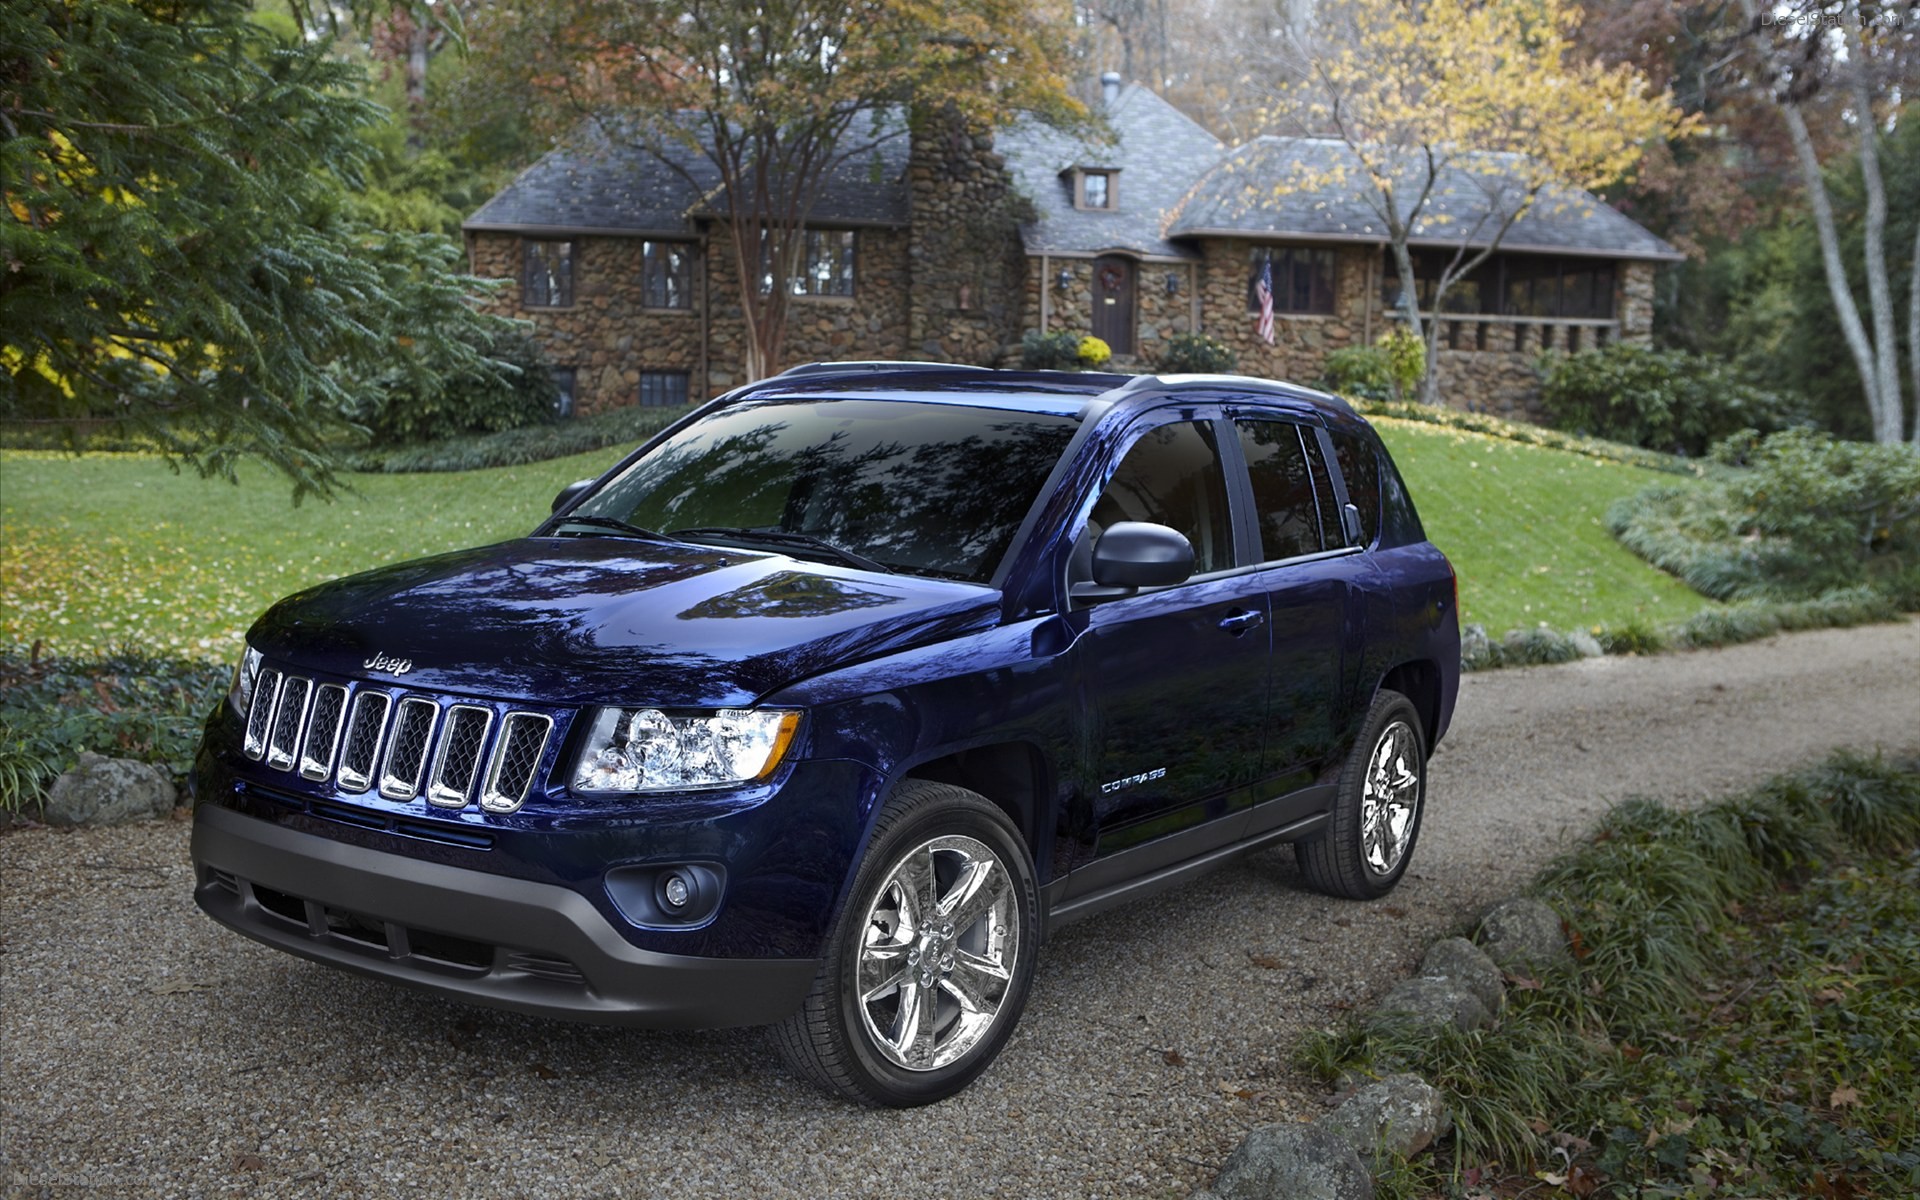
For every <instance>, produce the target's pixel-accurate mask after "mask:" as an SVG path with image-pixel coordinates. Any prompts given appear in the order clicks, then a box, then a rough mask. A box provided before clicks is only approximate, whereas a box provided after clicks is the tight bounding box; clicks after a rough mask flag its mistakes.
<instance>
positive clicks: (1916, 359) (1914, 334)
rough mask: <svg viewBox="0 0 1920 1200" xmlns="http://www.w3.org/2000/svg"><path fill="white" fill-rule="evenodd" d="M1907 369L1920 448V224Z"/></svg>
mask: <svg viewBox="0 0 1920 1200" xmlns="http://www.w3.org/2000/svg"><path fill="white" fill-rule="evenodd" d="M1907 367H1908V369H1909V370H1911V371H1912V372H1913V444H1914V445H1916V446H1920V224H1915V225H1914V227H1913V278H1912V279H1910V280H1908V281H1907Z"/></svg>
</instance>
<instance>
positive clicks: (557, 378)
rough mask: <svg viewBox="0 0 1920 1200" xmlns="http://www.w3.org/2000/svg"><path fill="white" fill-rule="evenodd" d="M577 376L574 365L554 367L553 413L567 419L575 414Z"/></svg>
mask: <svg viewBox="0 0 1920 1200" xmlns="http://www.w3.org/2000/svg"><path fill="white" fill-rule="evenodd" d="M576 379H577V376H575V374H574V370H573V368H572V367H555V368H554V369H553V391H554V396H553V415H554V416H556V417H559V418H560V419H561V420H562V421H565V420H567V419H569V418H570V417H572V416H573V397H574V384H575V381H576Z"/></svg>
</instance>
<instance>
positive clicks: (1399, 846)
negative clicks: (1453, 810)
mask: <svg viewBox="0 0 1920 1200" xmlns="http://www.w3.org/2000/svg"><path fill="white" fill-rule="evenodd" d="M1419 811H1420V743H1419V740H1418V739H1417V738H1416V737H1415V736H1414V733H1413V728H1412V726H1410V725H1408V724H1407V723H1406V722H1405V721H1395V722H1394V723H1393V724H1391V725H1389V726H1387V727H1386V729H1384V730H1383V731H1381V734H1380V740H1379V741H1378V742H1375V743H1374V746H1373V756H1372V758H1371V759H1369V760H1368V762H1367V775H1366V781H1365V783H1364V784H1363V785H1362V790H1361V794H1360V853H1361V856H1362V857H1363V858H1364V859H1365V860H1366V864H1367V870H1369V871H1371V872H1372V873H1373V874H1375V875H1389V874H1392V873H1393V870H1394V868H1396V867H1398V866H1399V865H1400V860H1401V859H1402V858H1404V857H1405V856H1406V853H1407V846H1408V841H1409V839H1408V837H1407V833H1408V831H1409V830H1410V829H1412V828H1413V822H1414V817H1415V816H1417V815H1418V813H1419Z"/></svg>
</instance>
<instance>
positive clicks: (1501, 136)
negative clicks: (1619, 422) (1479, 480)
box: [1275, 0, 1686, 401]
mask: <svg viewBox="0 0 1920 1200" xmlns="http://www.w3.org/2000/svg"><path fill="white" fill-rule="evenodd" d="M1323 15H1324V21H1323V22H1320V23H1317V24H1316V25H1315V26H1314V28H1313V29H1311V30H1306V29H1300V28H1295V29H1293V30H1291V31H1290V34H1289V36H1290V40H1291V42H1292V44H1293V46H1294V49H1295V60H1294V63H1293V67H1294V69H1295V70H1296V71H1297V72H1298V75H1297V82H1293V83H1289V84H1285V85H1283V86H1282V87H1281V88H1280V97H1279V99H1278V100H1277V101H1276V104H1275V112H1276V113H1287V114H1293V115H1295V119H1301V120H1304V121H1305V122H1306V123H1307V124H1308V125H1309V128H1308V129H1307V132H1309V133H1314V134H1321V135H1328V136H1331V137H1333V138H1335V139H1337V140H1338V141H1340V142H1341V143H1342V144H1343V145H1344V146H1345V147H1346V149H1347V151H1348V152H1349V155H1350V159H1351V161H1352V162H1353V163H1354V164H1355V165H1354V167H1353V168H1352V169H1351V170H1350V171H1349V170H1347V169H1346V168H1340V167H1336V168H1333V169H1331V171H1329V170H1325V169H1315V168H1310V167H1302V168H1300V169H1298V170H1296V171H1295V172H1294V173H1293V175H1292V177H1291V178H1289V179H1287V180H1286V181H1284V182H1283V183H1282V184H1281V188H1282V190H1283V191H1286V192H1294V191H1313V190H1319V189H1322V188H1326V187H1330V186H1338V185H1342V184H1350V185H1352V186H1353V187H1354V188H1355V190H1356V192H1357V194H1359V195H1360V196H1362V197H1363V198H1364V199H1365V200H1366V203H1367V204H1368V206H1369V207H1370V208H1371V209H1372V210H1373V213H1374V215H1375V216H1376V217H1377V218H1378V219H1379V221H1380V226H1381V228H1382V229H1384V230H1385V231H1386V235H1387V241H1388V243H1389V246H1390V248H1391V250H1392V253H1393V258H1394V262H1395V265H1396V268H1397V270H1398V273H1399V276H1400V282H1401V288H1402V293H1403V295H1404V296H1405V297H1406V301H1405V303H1406V310H1405V318H1406V321H1407V323H1408V325H1409V327H1410V328H1412V329H1413V330H1414V332H1415V333H1416V334H1422V336H1424V338H1425V340H1426V342H1427V370H1426V382H1425V387H1424V392H1423V398H1425V399H1427V400H1429V401H1431V400H1433V399H1434V398H1436V397H1437V395H1438V386H1439V371H1438V365H1439V364H1438V359H1439V336H1438V335H1439V330H1438V328H1437V325H1438V323H1437V322H1434V323H1427V322H1423V320H1422V314H1421V313H1420V312H1419V309H1418V306H1417V304H1416V302H1415V299H1414V298H1415V297H1416V296H1417V295H1418V289H1417V288H1416V286H1415V279H1414V268H1413V258H1412V253H1411V250H1410V249H1409V244H1410V243H1411V242H1412V241H1413V240H1414V239H1420V240H1422V241H1426V242H1432V241H1440V242H1443V243H1447V244H1451V245H1452V246H1453V247H1454V254H1453V256H1452V259H1451V261H1450V262H1449V263H1448V264H1447V265H1446V267H1445V268H1444V270H1443V272H1442V274H1441V276H1440V277H1439V279H1438V280H1436V281H1435V287H1434V292H1433V296H1432V301H1431V311H1433V312H1440V311H1443V304H1442V301H1443V298H1444V297H1445V295H1446V293H1447V291H1448V290H1449V289H1450V288H1452V287H1453V285H1454V284H1455V283H1457V282H1459V281H1460V280H1461V279H1463V278H1465V277H1466V276H1467V275H1469V274H1470V273H1471V272H1472V271H1473V270H1474V269H1475V268H1476V267H1478V266H1479V265H1480V264H1481V263H1482V262H1484V261H1486V259H1487V258H1488V257H1490V256H1491V255H1492V254H1493V253H1494V252H1495V251H1496V250H1497V249H1498V248H1499V246H1500V243H1501V240H1502V239H1503V238H1504V237H1505V236H1506V234H1507V231H1508V230H1509V229H1511V228H1512V227H1513V224H1514V222H1516V221H1517V220H1519V219H1520V218H1521V217H1522V216H1524V215H1525V214H1526V213H1528V212H1529V211H1530V210H1533V209H1534V208H1535V207H1536V205H1540V204H1543V203H1547V204H1556V205H1572V204H1578V203H1582V201H1581V200H1580V199H1579V198H1578V195H1577V193H1574V192H1571V191H1570V190H1568V189H1571V188H1584V189H1588V190H1593V189H1598V188H1603V187H1605V186H1607V185H1608V184H1611V183H1613V182H1615V181H1617V180H1619V179H1621V178H1622V177H1624V176H1626V175H1627V174H1628V173H1629V172H1631V171H1632V170H1633V168H1634V166H1635V164H1636V163H1637V162H1638V161H1639V159H1640V155H1641V152H1642V146H1643V145H1644V143H1646V142H1647V141H1648V140H1649V139H1650V138H1655V137H1660V136H1667V135H1673V134H1676V133H1678V132H1680V131H1681V130H1682V129H1683V128H1684V127H1685V125H1686V123H1685V122H1684V121H1683V120H1682V118H1681V117H1680V116H1679V115H1678V114H1677V113H1676V112H1675V110H1674V108H1673V106H1672V103H1671V101H1670V98H1669V97H1668V96H1667V95H1665V94H1664V93H1655V92H1654V91H1653V90H1652V89H1651V88H1650V87H1649V86H1648V83H1647V80H1646V79H1645V77H1644V76H1642V75H1641V74H1640V73H1639V72H1638V71H1637V70H1635V69H1634V68H1633V67H1631V66H1628V65H1625V64H1618V65H1613V66H1608V65H1605V64H1603V63H1600V62H1599V61H1597V60H1592V59H1583V58H1582V57H1581V56H1580V55H1579V54H1578V53H1576V49H1575V43H1574V37H1575V34H1576V32H1577V30H1578V28H1579V24H1580V13H1579V10H1578V9H1577V8H1574V7H1572V6H1571V5H1569V4H1567V3H1563V2H1562V0H1431V2H1429V3H1425V4H1420V5H1408V4H1406V3H1404V2H1403V0H1344V2H1342V3H1339V4H1337V5H1331V6H1329V7H1328V8H1327V9H1326V11H1325V13H1324V14H1323ZM1429 326H1431V327H1429Z"/></svg>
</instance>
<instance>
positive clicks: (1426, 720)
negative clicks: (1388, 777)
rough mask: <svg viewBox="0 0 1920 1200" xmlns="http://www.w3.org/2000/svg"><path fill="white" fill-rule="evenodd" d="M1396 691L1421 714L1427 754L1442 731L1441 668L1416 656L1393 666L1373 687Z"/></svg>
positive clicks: (1421, 727) (1378, 690) (1431, 751)
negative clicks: (1409, 701)
mask: <svg viewBox="0 0 1920 1200" xmlns="http://www.w3.org/2000/svg"><path fill="white" fill-rule="evenodd" d="M1382 690H1387V691H1395V692H1399V693H1400V694H1401V695H1402V696H1405V697H1406V698H1407V699H1408V700H1411V701H1412V702H1413V707H1414V708H1415V709H1416V710H1417V711H1418V712H1419V713H1420V729H1421V733H1422V734H1423V735H1424V736H1425V739H1426V743H1427V753H1429V754H1431V753H1433V746H1434V743H1435V742H1436V741H1438V740H1439V734H1440V668H1439V667H1438V666H1437V665H1436V664H1434V663H1432V662H1429V661H1427V660H1425V659H1413V660H1410V661H1408V662H1403V663H1400V664H1398V665H1397V666H1394V667H1393V668H1392V669H1390V670H1389V671H1387V673H1386V674H1384V675H1382V676H1381V677H1380V683H1379V685H1378V686H1377V687H1376V688H1375V689H1374V691H1375V694H1376V695H1377V694H1378V693H1379V692H1380V691H1382Z"/></svg>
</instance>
